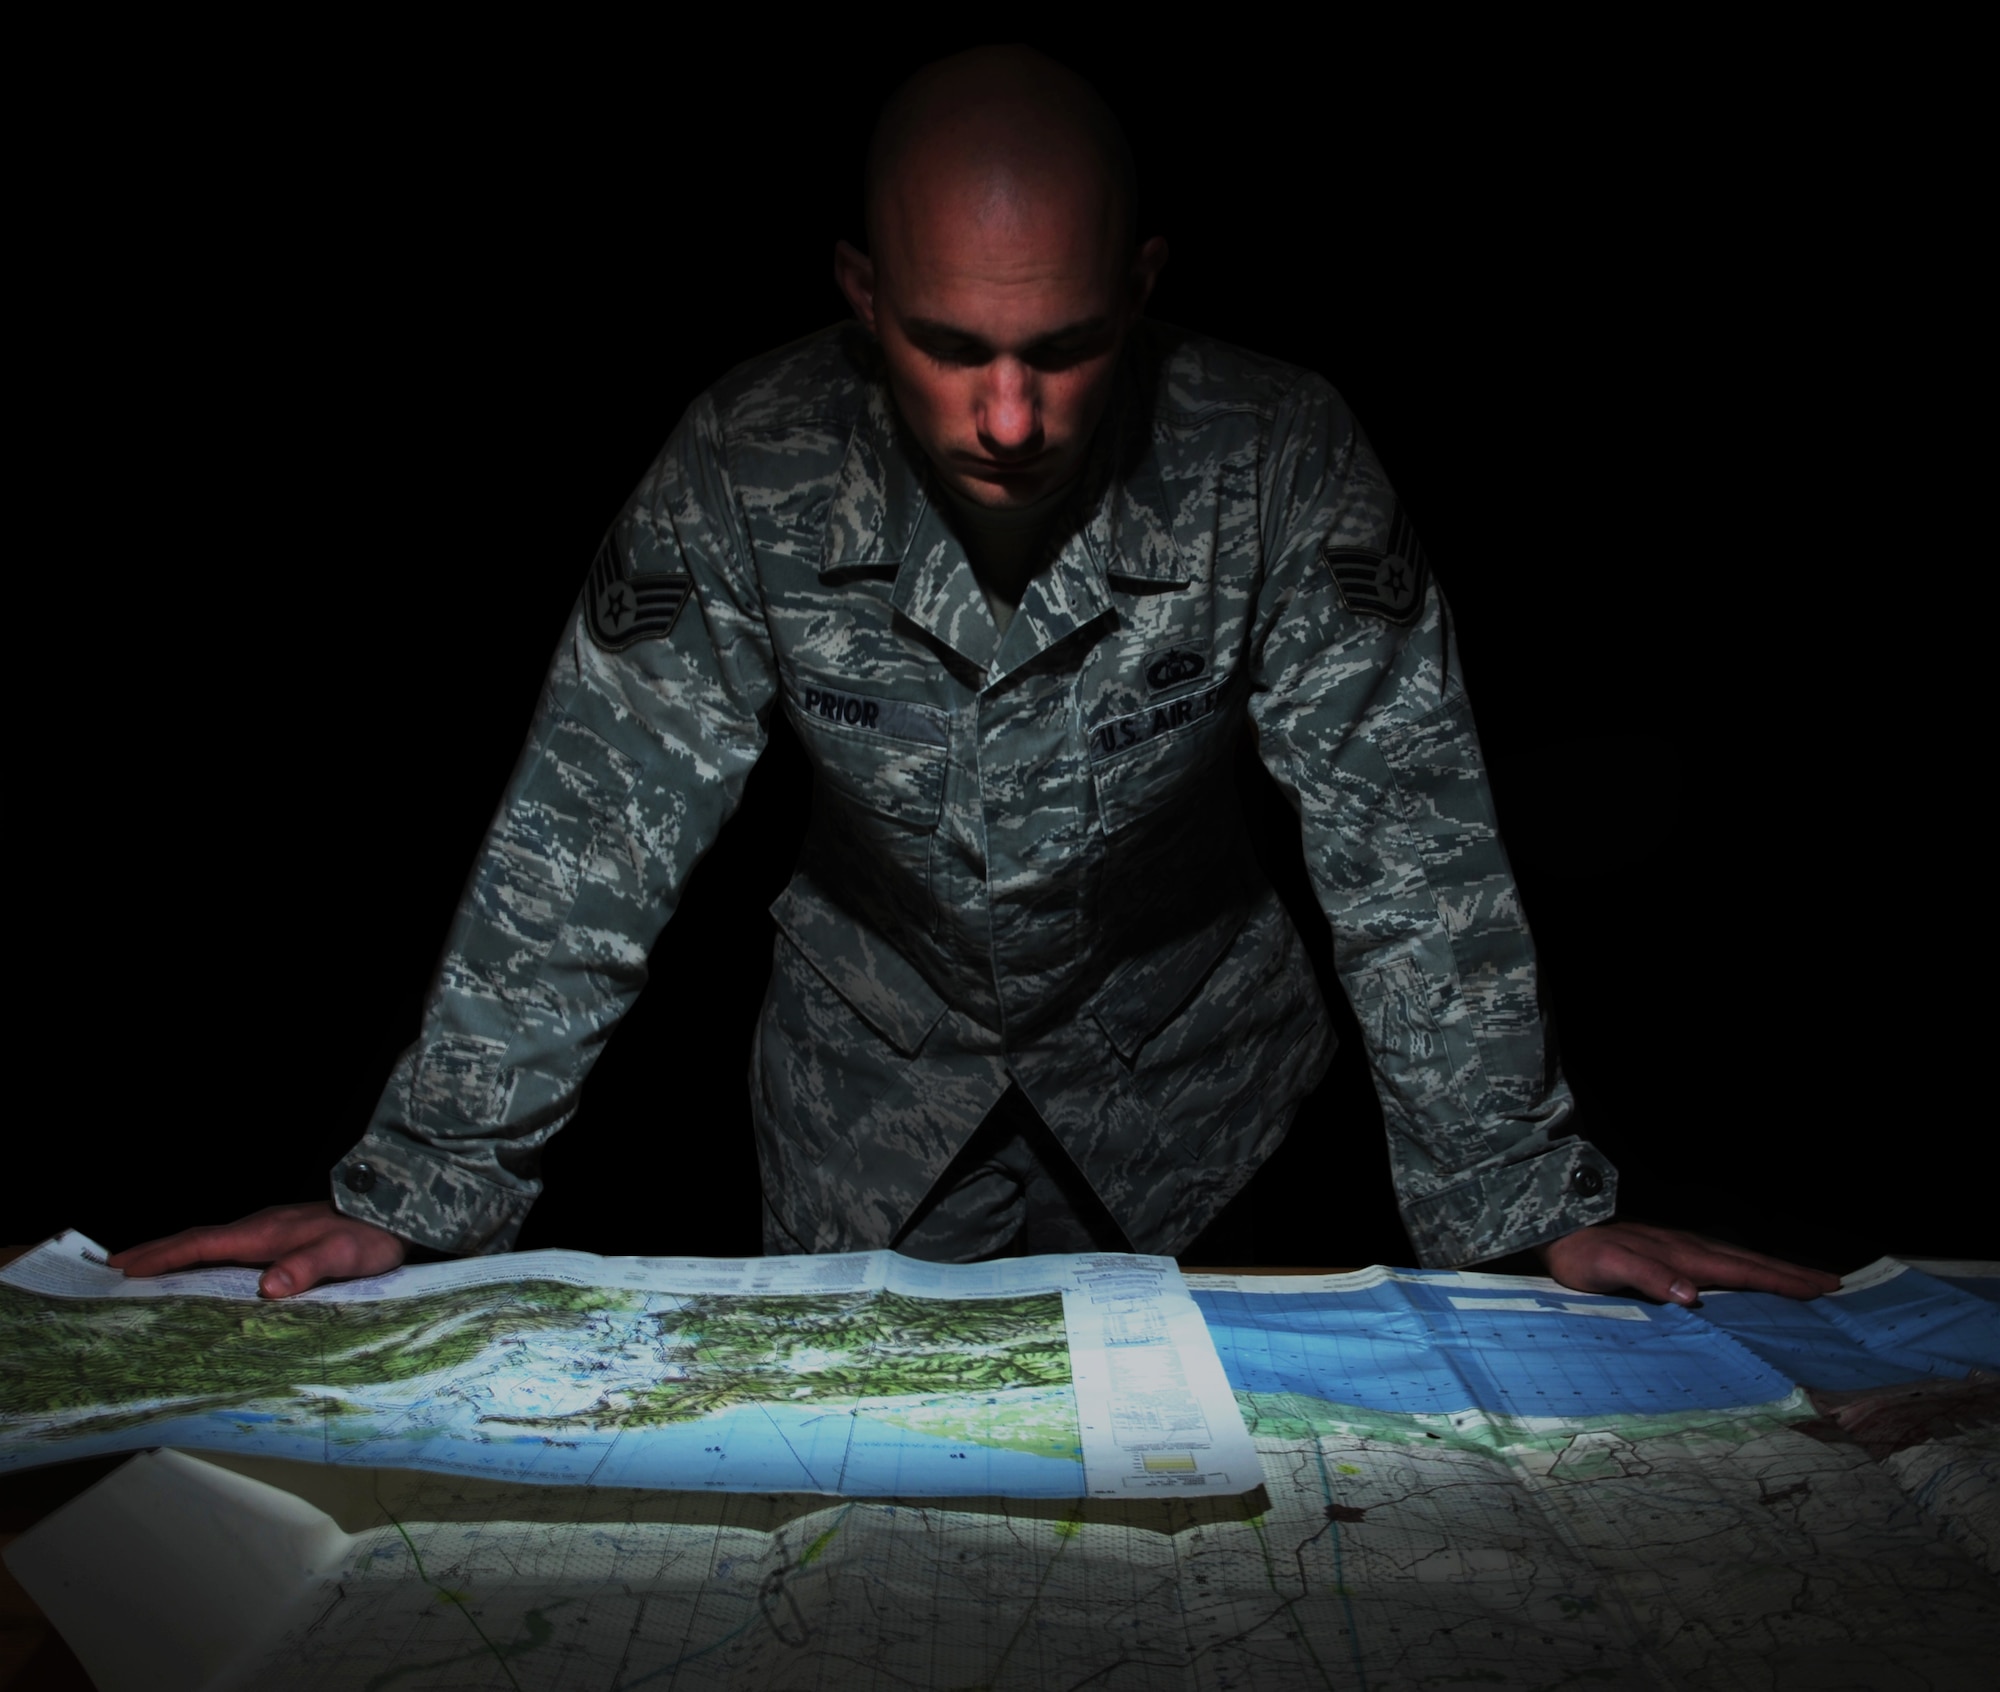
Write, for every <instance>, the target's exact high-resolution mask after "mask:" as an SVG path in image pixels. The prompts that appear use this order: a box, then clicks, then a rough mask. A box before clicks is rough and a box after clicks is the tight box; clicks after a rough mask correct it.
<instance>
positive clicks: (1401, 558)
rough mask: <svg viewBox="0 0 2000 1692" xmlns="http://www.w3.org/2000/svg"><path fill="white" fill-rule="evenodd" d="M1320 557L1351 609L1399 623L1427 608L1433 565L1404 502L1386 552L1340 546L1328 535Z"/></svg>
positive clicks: (1392, 524)
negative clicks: (1425, 606) (1427, 559)
mask: <svg viewBox="0 0 2000 1692" xmlns="http://www.w3.org/2000/svg"><path fill="white" fill-rule="evenodd" d="M1320 556H1321V557H1322V558H1324V559H1325V560H1326V567H1327V569H1328V570H1330V571H1332V572H1333V585H1334V587H1335V588H1336V589H1338V590H1339V593H1340V603H1341V604H1343V605H1345V606H1346V607H1347V609H1348V610H1350V611H1353V612H1355V613H1357V614H1358V615H1360V616H1363V617H1380V618H1381V619H1382V620H1383V621H1384V622H1385V623H1395V624H1397V625H1399V626H1400V625H1402V624H1407V623H1414V622H1415V621H1416V620H1417V614H1418V612H1420V611H1422V610H1423V608H1424V586H1425V582H1426V580H1427V579H1428V577H1429V575H1430V566H1429V564H1428V563H1427V562H1426V561H1425V559H1424V548H1423V543H1422V542H1421V541H1419V540H1418V539H1417V531H1416V528H1415V526H1414V525H1413V524H1412V523H1411V522H1410V514H1409V513H1408V512H1407V511H1405V510H1404V509H1403V508H1402V506H1401V505H1400V504H1399V505H1398V506H1397V507H1396V515H1395V517H1394V518H1393V519H1392V520H1391V521H1390V524H1389V544H1388V546H1387V547H1386V548H1384V549H1383V550H1381V551H1379V552H1378V551H1375V550H1374V549H1372V548H1369V547H1361V546H1336V545H1335V544H1334V542H1333V540H1332V538H1331V537H1330V536H1329V537H1328V539H1327V542H1326V544H1325V545H1324V546H1323V547H1321V548H1320Z"/></svg>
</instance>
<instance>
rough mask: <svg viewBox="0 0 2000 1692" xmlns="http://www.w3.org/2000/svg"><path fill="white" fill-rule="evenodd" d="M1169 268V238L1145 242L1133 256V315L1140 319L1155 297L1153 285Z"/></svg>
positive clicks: (1154, 238)
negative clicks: (1148, 303) (1147, 305)
mask: <svg viewBox="0 0 2000 1692" xmlns="http://www.w3.org/2000/svg"><path fill="white" fill-rule="evenodd" d="M1166 268H1167V238H1166V236H1164V235H1155V236H1154V237H1153V238H1152V239H1151V240H1150V241H1143V242H1141V243H1140V245H1139V250H1138V251H1137V252H1136V253H1134V254H1133V255H1132V315H1133V316H1134V317H1138V316H1139V315H1140V314H1141V313H1143V312H1144V311H1145V309H1146V302H1147V301H1148V300H1149V299H1151V298H1152V297H1153V284H1154V283H1155V282H1157V281H1159V279H1160V272H1161V271H1163V270H1165V269H1166Z"/></svg>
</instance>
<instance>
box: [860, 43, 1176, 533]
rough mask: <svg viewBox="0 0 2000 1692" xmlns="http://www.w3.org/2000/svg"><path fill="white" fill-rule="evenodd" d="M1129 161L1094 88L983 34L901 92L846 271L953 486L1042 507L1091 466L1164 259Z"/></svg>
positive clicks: (883, 131) (876, 149) (995, 501)
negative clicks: (1147, 228) (1138, 217)
mask: <svg viewBox="0 0 2000 1692" xmlns="http://www.w3.org/2000/svg"><path fill="white" fill-rule="evenodd" d="M1132 214H1133V203H1132V160H1131V154H1130V153H1129V151H1128V150H1127V149H1126V146H1125V138H1124V137H1123V136H1122V135H1121V134H1120V133H1119V131H1118V125H1117V122H1116V121H1115V120H1114V119H1113V118H1112V116H1111V114H1110V112H1109V111H1107V110H1106V109H1105V106H1104V102H1103V101H1102V100H1100V99H1098V97H1097V95H1096V94H1095V93H1094V92H1092V90H1091V88H1090V86H1089V84H1087V83H1086V82H1084V81H1083V79H1082V78H1081V77H1079V76H1077V75H1076V74H1075V73H1074V72H1073V71H1068V70H1065V69H1064V68H1063V67H1062V66H1061V65H1058V64H1056V63H1055V62H1054V61H1053V60H1050V59H1045V58H1043V57H1042V56H1041V54H1039V53H1033V52H1029V51H1028V50H1027V49H1026V48H1021V47H983V48H980V49H979V50H978V51H976V52H971V53H961V54H959V55H958V56H957V57H956V58H951V59H944V60H941V61H940V62H939V63H937V64H934V65H930V66H928V67H926V68H925V69H924V70H921V71H919V72H918V73H917V74H916V75H915V76H914V77H912V78H911V79H910V80H909V81H908V82H907V83H905V84H904V85H903V87H902V88H901V89H899V90H898V91H897V93H896V95H895V97H894V98H893V99H891V100H890V102H889V104H888V106H887V108H886V109H885V110H884V111H883V113H882V119H881V122H880V124H879V125H878V126H877V129H876V132H875V141H874V145H873V146H872V147H871V148H870V150H869V154H868V246H869V251H867V252H866V253H863V252H860V251H858V250H857V249H855V248H854V247H851V246H849V245H848V244H847V243H846V242H845V241H840V242H836V243H835V246H834V257H833V270H834V279H835V281H837V282H838V283H839V285H840V289H841V292H843V293H844V294H846V296H847V298H848V302H849V303H850V304H851V305H852V306H853V307H854V314H855V316H856V317H858V318H859V319H860V320H861V322H862V323H863V324H864V325H865V326H866V327H867V328H868V330H869V332H870V333H872V334H873V335H874V336H875V338H876V341H877V344H878V345H879V346H880V348H881V350H882V355H883V362H884V368H885V370H886V373H887V376H888V383H889V391H890V394H891V396H892V397H893V398H894V400H895V402H896V409H897V410H898V412H899V413H900V414H901V415H902V419H903V421H904V423H905V424H907V425H908V427H909V430H910V433H911V434H912V435H914V436H915V438H916V441H917V444H918V445H919V446H921V447H922V448H923V450H924V453H925V455H926V456H927V457H928V458H929V459H930V462H931V465H932V467H933V468H934V469H935V470H936V471H937V473H938V475H939V476H941V477H942V478H943V480H944V482H945V485H946V486H947V487H948V488H950V489H951V490H952V491H953V492H955V493H957V494H958V495H960V496H961V498H962V499H965V500H969V501H971V502H973V503H974V504H978V505H985V506H989V507H992V508H996V509H998V508H1013V509H1019V508H1023V507H1027V506H1032V505H1036V504H1038V503H1039V502H1041V501H1042V500H1044V499H1048V498H1053V497H1054V495H1055V493H1056V492H1058V491H1060V490H1061V489H1063V488H1064V487H1067V486H1068V485H1069V484H1070V483H1071V482H1073V481H1074V480H1075V479H1076V478H1077V476H1078V475H1079V474H1080V472H1081V469H1082V465H1083V462H1084V457H1085V454H1086V453H1087V451H1088V449H1089V446H1090V442H1091V438H1092V434H1093V432H1094V431H1095V429H1096V427H1097V422H1098V419H1099V418H1100V417H1101V416H1102V415H1103V414H1104V410H1105V407H1106V405H1107V404H1108V403H1109V400H1110V396H1111V390H1112V385H1113V376H1114V374H1115V372H1116V370H1117V366H1118V358H1119V350H1120V348H1121V347H1122V346H1123V344H1124V342H1125V338H1126V335H1127V332H1128V331H1129V330H1130V329H1131V327H1132V325H1133V324H1134V323H1135V322H1137V321H1138V318H1139V314H1140V313H1141V312H1142V311H1143V310H1144V309H1145V305H1146V300H1147V298H1148V296H1149V295H1150V294H1151V292H1152V287H1153V281H1154V279H1155V278H1156V277H1157V276H1158V275H1159V273H1160V267H1161V266H1162V265H1163V264H1165V263H1166V260H1167V244H1166V242H1165V241H1163V240H1161V239H1160V238H1159V237H1157V236H1156V237H1154V238H1153V239H1152V240H1150V241H1147V242H1144V243H1143V244H1136V245H1135V243H1134V241H1133V233H1134V226H1133V215H1132Z"/></svg>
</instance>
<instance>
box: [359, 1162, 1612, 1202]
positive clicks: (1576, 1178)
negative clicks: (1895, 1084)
mask: <svg viewBox="0 0 2000 1692" xmlns="http://www.w3.org/2000/svg"><path fill="white" fill-rule="evenodd" d="M374 1179H375V1178H374V1176H373V1175H370V1176H369V1181H370V1183H371V1184H372V1183H373V1181H374ZM353 1184H354V1178H353V1177H352V1176H351V1175H350V1176H349V1177H348V1185H349V1186H352V1185H353ZM1569 1189H1570V1191H1571V1192H1573V1193H1576V1194H1579V1195H1580V1196H1581V1197H1583V1198H1596V1197H1597V1195H1598V1194H1599V1193H1601V1192H1603V1191H1604V1172H1603V1170H1601V1169H1593V1168H1592V1167H1591V1166H1590V1165H1589V1164H1587V1163H1579V1164H1578V1165H1577V1166H1576V1168H1575V1169H1574V1170H1573V1171H1572V1172H1571V1174H1570V1178H1569ZM362 1191H364V1192H365V1191H367V1188H365V1187H364V1188H363V1189H362Z"/></svg>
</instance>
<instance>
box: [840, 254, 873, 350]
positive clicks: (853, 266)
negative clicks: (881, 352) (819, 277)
mask: <svg viewBox="0 0 2000 1692" xmlns="http://www.w3.org/2000/svg"><path fill="white" fill-rule="evenodd" d="M833 279H834V281H835V282H836V283H838V284H839V285H840V291H841V292H842V293H843V294H845V295H846V296H847V303H848V304H849V305H850V306H852V307H853V308H854V315H855V316H856V317H858V318H860V319H861V326H862V328H864V329H866V330H867V331H868V333H869V334H871V335H873V334H875V333H876V329H875V261H874V260H873V259H871V258H870V257H869V256H868V255H867V254H866V253H864V252H862V251H861V249H860V248H858V247H851V246H849V245H848V244H847V243H846V242H845V241H836V242H834V244H833Z"/></svg>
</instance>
